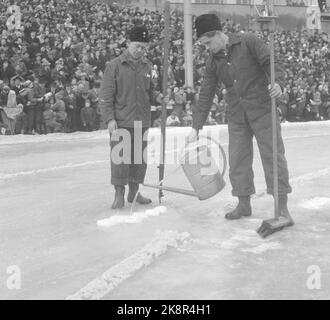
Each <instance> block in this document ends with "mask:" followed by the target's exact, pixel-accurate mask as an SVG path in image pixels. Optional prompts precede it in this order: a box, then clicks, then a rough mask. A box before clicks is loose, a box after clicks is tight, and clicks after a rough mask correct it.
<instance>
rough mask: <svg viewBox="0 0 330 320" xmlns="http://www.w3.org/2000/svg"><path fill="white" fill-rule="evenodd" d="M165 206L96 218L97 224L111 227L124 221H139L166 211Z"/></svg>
mask: <svg viewBox="0 0 330 320" xmlns="http://www.w3.org/2000/svg"><path fill="white" fill-rule="evenodd" d="M166 211H167V208H166V207H165V206H158V207H155V208H153V209H148V210H145V211H143V212H134V213H133V214H132V215H129V216H128V215H126V216H121V215H114V216H111V217H110V218H107V219H103V220H98V221H97V226H98V227H106V228H108V227H113V226H115V225H118V224H124V223H128V224H129V223H140V222H142V221H143V220H145V219H148V218H149V217H157V216H159V215H160V214H162V213H166Z"/></svg>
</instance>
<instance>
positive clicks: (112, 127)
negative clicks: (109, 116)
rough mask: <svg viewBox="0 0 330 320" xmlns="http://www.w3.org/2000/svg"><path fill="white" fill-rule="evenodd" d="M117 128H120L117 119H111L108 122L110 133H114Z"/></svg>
mask: <svg viewBox="0 0 330 320" xmlns="http://www.w3.org/2000/svg"><path fill="white" fill-rule="evenodd" d="M117 129H118V125H117V121H116V120H110V122H109V123H108V130H109V134H112V133H113V132H114V131H115V130H117Z"/></svg>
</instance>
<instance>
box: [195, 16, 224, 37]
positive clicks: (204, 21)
mask: <svg viewBox="0 0 330 320" xmlns="http://www.w3.org/2000/svg"><path fill="white" fill-rule="evenodd" d="M195 28H196V32H197V38H200V37H201V36H202V35H203V34H204V33H207V32H211V31H216V30H220V31H221V30H222V27H221V23H220V19H219V18H218V16H217V15H216V14H214V13H208V14H202V15H201V16H198V17H197V18H196V21H195Z"/></svg>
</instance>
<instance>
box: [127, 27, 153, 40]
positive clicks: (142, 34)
mask: <svg viewBox="0 0 330 320" xmlns="http://www.w3.org/2000/svg"><path fill="white" fill-rule="evenodd" d="M129 39H130V40H131V41H134V42H149V33H148V29H147V28H146V27H145V26H144V25H136V26H135V27H133V28H132V29H131V31H130V33H129Z"/></svg>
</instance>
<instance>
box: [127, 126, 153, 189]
mask: <svg viewBox="0 0 330 320" xmlns="http://www.w3.org/2000/svg"><path fill="white" fill-rule="evenodd" d="M147 130H148V128H142V136H140V135H139V134H136V135H135V136H134V135H133V134H132V140H131V143H132V163H131V165H130V166H129V177H128V180H129V182H134V183H138V184H140V183H143V182H144V178H145V175H146V172H147V163H146V161H147V159H144V155H143V154H144V150H146V148H147V145H148V141H144V140H143V136H144V135H145V133H146V131H147ZM132 133H133V131H132ZM147 134H148V133H146V135H147ZM141 145H142V148H141ZM136 148H138V150H139V152H138V153H139V155H137V156H136V157H135V159H134V153H135V150H136ZM145 156H146V155H145Z"/></svg>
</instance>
